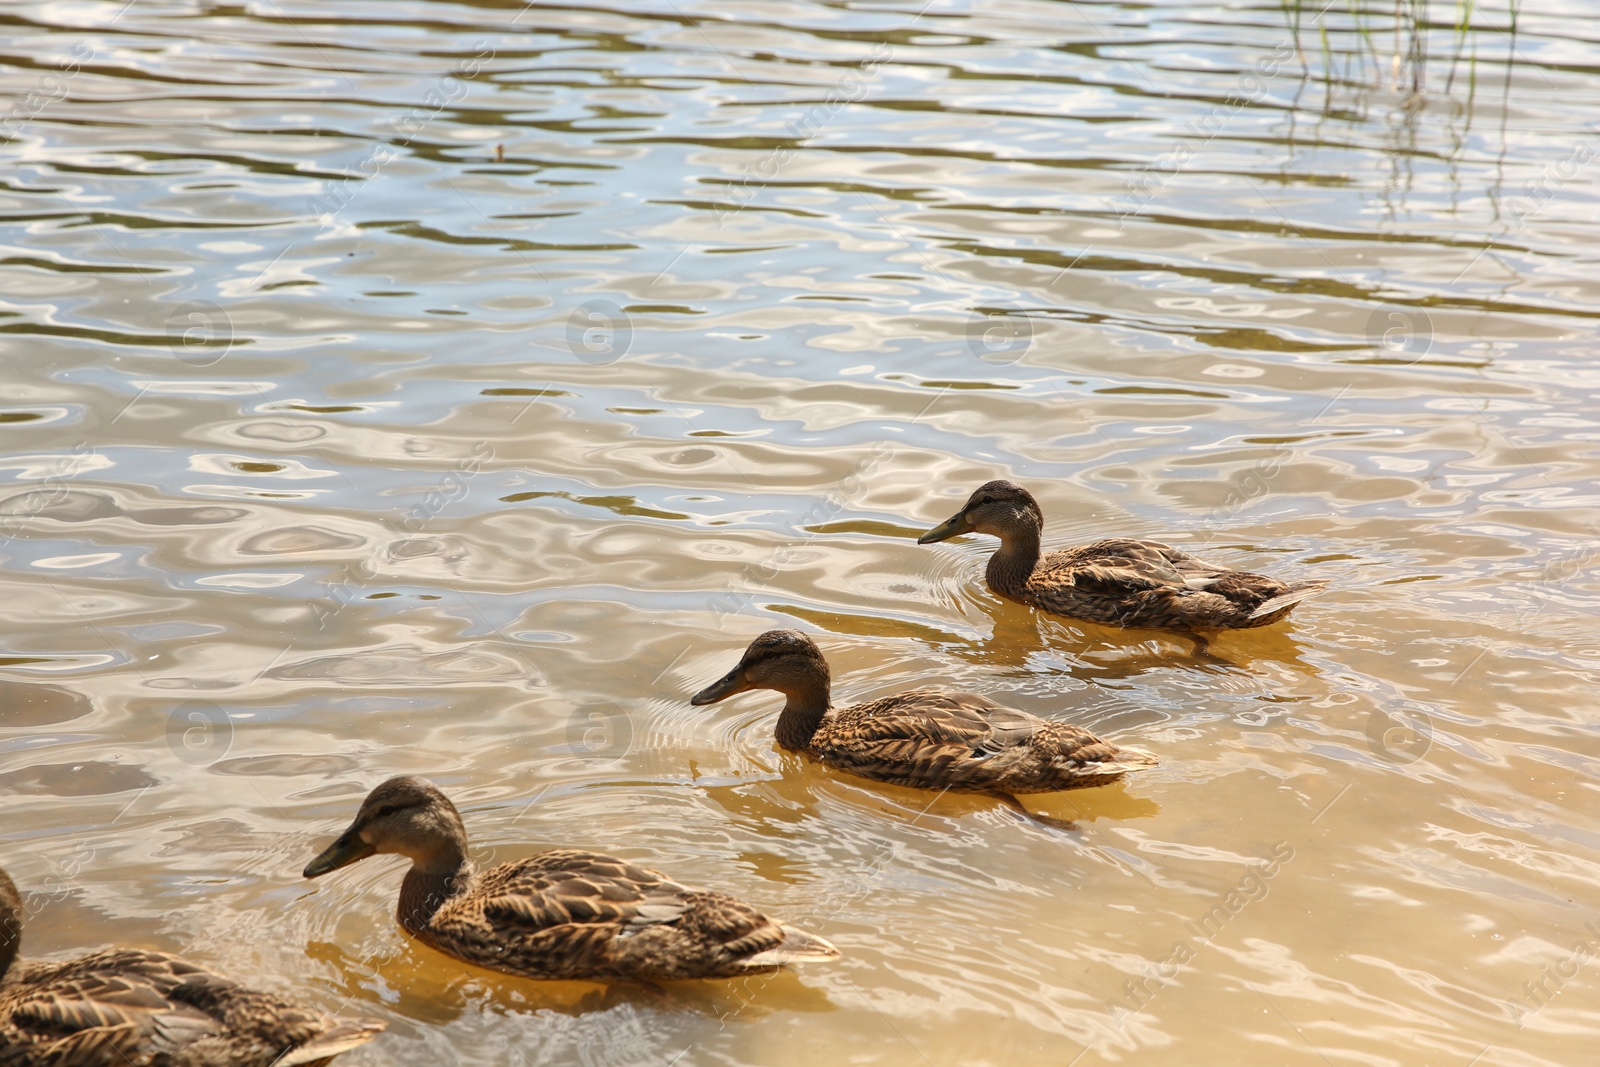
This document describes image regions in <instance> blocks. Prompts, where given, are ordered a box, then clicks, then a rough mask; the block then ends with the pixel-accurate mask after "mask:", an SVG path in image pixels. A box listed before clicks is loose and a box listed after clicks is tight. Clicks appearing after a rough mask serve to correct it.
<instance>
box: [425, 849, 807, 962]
mask: <svg viewBox="0 0 1600 1067" xmlns="http://www.w3.org/2000/svg"><path fill="white" fill-rule="evenodd" d="M427 938H428V940H430V941H433V942H434V943H435V944H436V945H437V946H438V947H439V948H441V949H442V950H444V951H446V952H449V953H451V954H452V955H455V956H457V957H458V958H461V959H465V960H467V961H468V962H472V963H477V964H480V965H483V966H488V967H493V968H495V969H497V970H503V971H511V972H512V973H516V974H523V975H527V976H529V977H535V978H640V979H670V978H705V977H727V976H729V975H733V974H739V973H744V972H746V971H750V970H763V969H770V968H771V967H773V966H776V965H778V964H779V963H782V962H787V961H788V959H800V958H812V959H823V958H831V957H833V956H837V955H838V952H837V950H835V949H833V946H831V945H828V943H827V942H826V941H824V940H823V939H821V938H819V937H816V936H815V935H812V934H806V933H805V932H804V931H799V930H795V929H794V928H792V927H789V926H787V925H786V924H784V923H782V922H779V921H777V920H775V919H771V918H768V917H767V916H765V915H763V914H761V913H760V912H759V911H757V910H756V909H755V908H753V907H751V906H750V905H748V904H745V903H743V902H742V901H739V900H736V899H734V898H733V897H730V896H727V895H726V894H722V893H713V892H707V891H704V890H697V889H693V888H690V887H688V886H684V885H681V884H679V883H677V882H675V881H673V880H671V879H670V878H668V877H666V876H665V875H663V874H661V873H659V872H657V871H652V870H649V869H647V868H644V867H638V866H635V865H633V864H631V863H628V862H627V861H626V860H620V859H617V858H615V857H612V856H606V855H601V854H599V853H594V852H583V851H579V850H576V849H556V850H553V851H550V852H545V853H543V854H541V855H538V856H534V857H531V858H529V859H526V860H522V861H520V862H516V863H508V864H502V865H501V866H499V867H496V868H494V869H493V870H491V871H488V872H486V873H485V874H484V876H483V878H482V880H481V881H480V882H479V883H478V885H476V886H475V887H474V888H473V889H472V890H471V891H470V892H469V893H467V894H464V895H463V896H462V897H457V898H455V899H453V900H451V901H450V902H448V903H447V904H446V905H445V906H444V907H443V908H441V909H440V910H439V912H438V913H437V914H436V915H435V916H434V918H433V921H432V922H431V923H430V924H429V928H428V931H427ZM791 941H792V942H793V943H792V944H790V945H789V947H790V949H791V950H792V951H791V952H790V953H789V954H788V955H787V956H785V954H784V952H783V949H784V947H785V945H786V943H787V942H791ZM802 944H807V945H810V946H811V947H810V948H809V949H806V948H802ZM778 957H784V958H778Z"/></svg>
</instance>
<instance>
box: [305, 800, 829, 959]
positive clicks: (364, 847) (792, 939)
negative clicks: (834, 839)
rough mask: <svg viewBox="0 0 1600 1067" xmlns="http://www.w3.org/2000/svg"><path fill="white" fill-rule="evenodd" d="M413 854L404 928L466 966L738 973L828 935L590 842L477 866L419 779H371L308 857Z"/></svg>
mask: <svg viewBox="0 0 1600 1067" xmlns="http://www.w3.org/2000/svg"><path fill="white" fill-rule="evenodd" d="M389 853H393V854H396V855H400V856H404V857H406V858H407V859H409V860H410V861H411V867H410V869H408V870H407V871H406V875H405V879H404V880H403V881H402V882H401V884H400V903H399V907H398V909H397V912H396V918H397V919H398V920H399V923H400V927H401V929H402V930H404V931H405V932H406V933H407V934H409V935H410V936H412V937H414V938H415V939H416V940H418V941H420V942H422V943H423V944H425V945H427V946H429V947H430V948H433V949H437V950H438V951H439V952H442V953H444V954H445V955H447V956H451V957H454V958H455V959H457V960H460V961H461V962H462V963H468V964H472V965H473V966H476V967H483V968H486V969H488V970H492V971H500V972H502V973H505V974H512V975H519V976H521V977H524V978H557V979H587V980H597V981H605V980H630V981H637V982H642V983H645V984H651V983H654V982H656V981H662V980H672V979H681V978H732V977H736V976H740V975H749V974H761V973H770V972H773V971H776V970H778V969H780V968H781V967H783V966H784V965H785V964H789V963H797V962H801V961H813V960H831V959H836V958H838V956H839V950H838V949H836V948H834V947H833V945H831V944H830V943H829V942H828V941H827V940H826V939H824V938H822V937H820V936H818V935H817V934H813V933H809V932H807V931H805V930H802V929H800V928H798V927H795V926H791V925H790V924H788V923H786V922H784V921H782V920H780V919H774V918H770V917H769V916H766V915H763V914H762V913H761V912H759V911H757V910H756V909H755V908H753V907H751V906H750V905H749V904H746V903H744V902H743V901H740V900H736V899H734V898H733V897H731V896H728V895H727V894H724V893H717V892H712V891H709V890H704V889H694V888H691V887H689V886H686V885H682V884H680V883H678V882H675V881H673V880H672V879H671V878H668V877H667V876H666V875H664V874H661V873H660V872H658V871H653V870H649V869H648V868H645V867H638V866H635V865H634V864H632V863H629V862H628V861H627V860H622V859H617V858H615V857H613V856H607V855H604V854H602V853H598V852H585V851H582V850H579V849H569V848H558V849H551V850H550V851H547V852H542V853H539V854H538V855H535V856H530V857H528V858H526V859H520V860H513V861H511V862H509V863H502V864H500V865H499V866H496V867H492V868H490V869H489V870H486V871H479V870H478V869H477V868H476V867H475V866H474V865H473V863H472V861H471V860H470V859H469V858H468V857H467V832H466V828H465V826H464V825H463V823H462V821H461V814H460V812H458V811H457V810H456V807H455V805H454V804H452V803H451V802H450V799H449V798H448V797H446V796H445V795H444V793H443V792H441V791H440V790H439V788H438V786H436V785H434V784H433V783H432V782H430V781H428V780H427V779H426V778H418V777H414V776H409V775H405V776H401V777H397V778H390V779H389V780H388V781H386V782H384V783H383V784H381V785H379V786H378V787H377V788H375V789H373V790H372V792H371V793H369V794H368V795H367V798H366V800H364V801H362V803H361V808H360V810H359V811H357V812H356V817H355V820H354V821H353V822H351V823H350V826H349V827H348V828H347V829H346V830H345V831H344V832H343V833H342V834H340V835H339V837H338V838H337V839H336V840H335V841H334V842H333V844H331V845H329V846H328V847H327V848H326V849H324V850H323V851H322V852H321V854H319V855H318V856H317V857H316V858H315V859H313V860H312V861H311V862H310V863H309V864H308V865H307V866H306V869H305V876H306V877H307V878H320V877H321V876H323V875H325V874H327V873H329V872H330V871H335V870H338V869H339V868H341V867H347V866H349V865H350V864H352V863H355V862H357V861H358V860H362V859H365V858H366V857H368V856H372V855H382V854H389Z"/></svg>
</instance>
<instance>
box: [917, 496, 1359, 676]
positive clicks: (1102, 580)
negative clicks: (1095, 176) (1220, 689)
mask: <svg viewBox="0 0 1600 1067" xmlns="http://www.w3.org/2000/svg"><path fill="white" fill-rule="evenodd" d="M1043 530H1044V512H1043V511H1042V510H1041V509H1040V507H1039V502H1038V501H1037V500H1035V499H1034V498H1033V494H1032V493H1030V492H1028V491H1027V490H1026V489H1024V488H1022V486H1020V485H1017V484H1015V483H1013V482H1008V481H1004V480H1000V481H992V482H985V483H984V484H983V485H980V486H979V487H978V488H977V489H975V490H973V492H972V495H971V496H970V497H968V498H967V502H966V503H965V504H963V505H962V506H961V510H960V511H958V512H956V513H955V514H954V515H952V516H950V518H948V519H946V520H945V521H944V522H942V523H940V524H939V525H938V526H935V527H934V528H933V529H931V530H929V531H928V532H927V533H924V534H923V535H922V536H921V537H918V538H917V544H919V545H928V544H933V543H934V542H936V541H947V540H949V539H950V538H952V537H957V536H959V535H961V534H966V533H981V534H988V535H989V536H991V537H998V538H999V539H1000V547H999V549H997V550H996V551H995V553H994V555H992V556H990V557H989V565H988V568H987V570H986V571H985V578H986V579H987V581H988V584H989V588H990V589H991V590H993V591H994V592H995V593H997V594H999V595H1000V596H1002V597H1005V598H1006V599H1007V600H1013V601H1016V602H1017V603H1018V604H1025V605H1027V606H1028V607H1031V608H1037V609H1038V610H1040V611H1044V612H1047V613H1049V614H1051V615H1060V616H1064V617H1066V618H1069V619H1085V620H1088V621H1089V622H1099V623H1107V624H1109V625H1112V626H1119V627H1142V628H1148V629H1156V630H1172V631H1176V632H1179V633H1182V634H1184V635H1186V636H1188V637H1189V638H1191V639H1192V640H1194V641H1195V643H1196V647H1197V649H1198V650H1199V651H1202V652H1203V651H1205V649H1206V647H1207V645H1208V643H1209V641H1210V637H1209V635H1210V634H1212V633H1215V632H1216V631H1220V630H1248V629H1252V628H1254V627H1257V626H1270V625H1271V624H1273V623H1275V622H1277V621H1279V620H1280V619H1282V618H1284V617H1285V616H1286V615H1288V614H1289V612H1290V611H1292V610H1294V607H1295V605H1297V604H1299V603H1300V602H1301V601H1302V600H1304V599H1306V598H1307V597H1309V596H1314V595H1316V594H1317V593H1320V592H1322V590H1324V589H1326V588H1327V585H1328V583H1327V582H1322V581H1307V582H1282V581H1279V580H1278V579H1276V578H1269V577H1267V576H1266V575H1264V574H1252V573H1250V572H1249V571H1236V570H1230V569H1229V568H1227V567H1223V566H1219V565H1218V564H1215V563H1207V562H1206V561H1205V560H1202V559H1197V558H1196V557H1194V556H1191V555H1189V554H1188V553H1187V552H1183V551H1181V550H1179V549H1176V548H1173V547H1172V546H1171V545H1164V544H1162V543H1161V542H1159V541H1142V540H1138V539H1135V538H1131V537H1108V538H1104V539H1102V540H1099V541H1092V542H1090V543H1089V544H1086V545H1079V546H1077V547H1075V548H1068V549H1063V550H1062V551H1060V552H1051V553H1049V554H1047V555H1041V554H1040V549H1039V541H1040V536H1041V534H1042V533H1043Z"/></svg>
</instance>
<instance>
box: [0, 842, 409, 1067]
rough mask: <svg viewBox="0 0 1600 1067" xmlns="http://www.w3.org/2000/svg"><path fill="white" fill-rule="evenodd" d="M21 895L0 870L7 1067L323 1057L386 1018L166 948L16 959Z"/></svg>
mask: <svg viewBox="0 0 1600 1067" xmlns="http://www.w3.org/2000/svg"><path fill="white" fill-rule="evenodd" d="M22 913H23V906H22V896H21V894H20V893H18V892H17V886H16V883H15V882H13V881H12V880H11V877H10V875H8V874H6V872H5V871H3V870H0V1064H7V1065H15V1067H45V1065H47V1064H48V1065H52V1067H55V1065H63V1064H73V1065H75V1067H126V1065H130V1064H142V1065H149V1067H268V1065H269V1064H271V1065H272V1067H289V1065H291V1064H325V1063H327V1062H329V1061H330V1060H331V1059H333V1057H335V1056H337V1055H338V1054H339V1053H341V1052H347V1051H349V1050H350V1049H353V1048H356V1047H357V1046H360V1045H364V1044H366V1043H367V1042H368V1041H371V1040H372V1039H373V1038H375V1037H377V1036H378V1034H379V1033H381V1032H382V1031H383V1029H384V1027H385V1026H386V1025H387V1024H385V1023H384V1022H382V1021H381V1020H378V1019H338V1018H334V1017H331V1016H329V1015H327V1014H326V1013H325V1012H322V1011H319V1010H318V1009H317V1008H315V1007H313V1006H312V1005H310V1004H307V1003H304V1002H301V1001H297V1000H291V999H288V998H285V997H280V996H277V995H275V994H272V993H265V992H262V991H260V990H256V989H250V988H248V987H246V986H243V985H240V984H239V983H238V982H235V981H234V980H232V979H231V978H225V977H223V976H222V975H220V974H218V973H217V972H215V971H213V970H209V969H208V968H206V967H203V966H201V965H200V964H198V963H191V962H190V961H188V960H185V959H183V958H181V957H179V956H172V955H168V954H167V953H165V952H147V951H144V950H142V949H131V948H113V949H106V950H104V951H101V952H96V953H93V954H91V955H88V956H80V957H78V958H77V959H72V960H66V961H63V962H51V961H44V960H21V959H18V958H17V950H18V948H19V947H20V945H21V941H22Z"/></svg>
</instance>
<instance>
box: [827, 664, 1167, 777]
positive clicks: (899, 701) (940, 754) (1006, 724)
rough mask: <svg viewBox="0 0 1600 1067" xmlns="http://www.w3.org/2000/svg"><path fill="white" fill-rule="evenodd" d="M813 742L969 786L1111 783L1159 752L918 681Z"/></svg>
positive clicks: (849, 764)
mask: <svg viewBox="0 0 1600 1067" xmlns="http://www.w3.org/2000/svg"><path fill="white" fill-rule="evenodd" d="M810 751H811V752H812V753H813V754H814V755H816V756H817V757H818V758H819V759H821V760H823V761H824V762H826V763H829V764H831V765H833V766H835V767H838V768H839V769H840V770H844V771H849V772H850V773H852V774H859V775H861V776H862V777H865V778H873V779H877V780H878V781H885V782H894V783H896V784H898V785H905V786H910V787H912V788H917V789H941V790H945V789H948V790H957V791H967V792H1006V793H1041V792H1053V791H1056V790H1061V789H1077V788H1081V787H1083V786H1089V785H1104V784H1106V783H1108V782H1111V781H1114V780H1116V779H1117V778H1118V777H1120V776H1121V775H1123V774H1125V773H1127V772H1128V771H1130V770H1137V769H1140V768H1143V767H1146V766H1150V765H1152V764H1154V763H1155V762H1156V760H1155V757H1153V756H1150V755H1149V754H1148V753H1144V752H1138V751H1135V750H1131V749H1122V748H1118V747H1117V746H1116V745H1113V744H1111V743H1109V742H1107V741H1102V740H1101V739H1100V738H1098V737H1096V736H1095V735H1094V734H1092V733H1090V732H1089V731H1088V730H1085V729H1083V728H1082V727H1078V726H1072V725H1070V724H1067V723H1060V722H1052V721H1050V720H1047V719H1041V718H1039V717H1038V716H1037V715H1030V714H1029V713H1027V712H1025V711H1019V710H1017V709H1016V708H1008V707H1006V706H1005V705H1003V704H996V703H995V702H994V701H992V700H989V699H987V698H985V697H981V696H977V695H975V694H972V693H954V692H949V691H947V690H942V689H914V690H911V691H910V692H906V693H901V694H899V695H898V696H893V697H887V698H885V699H883V700H877V701H873V702H871V703H868V704H861V705H858V706H856V707H853V708H848V709H846V710H844V711H841V712H835V713H834V714H833V716H831V717H830V718H829V719H827V720H824V722H823V725H822V727H821V728H819V729H818V731H817V733H816V734H815V735H814V736H813V738H812V742H811V746H810Z"/></svg>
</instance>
